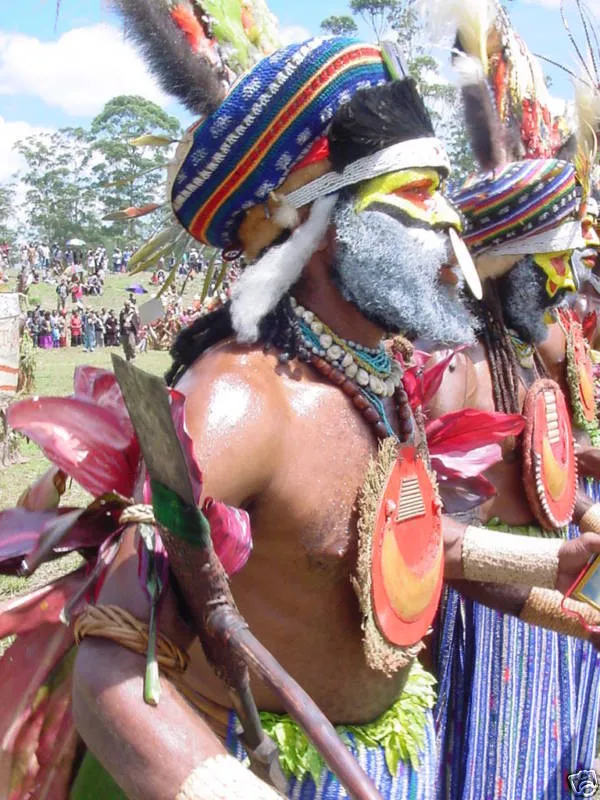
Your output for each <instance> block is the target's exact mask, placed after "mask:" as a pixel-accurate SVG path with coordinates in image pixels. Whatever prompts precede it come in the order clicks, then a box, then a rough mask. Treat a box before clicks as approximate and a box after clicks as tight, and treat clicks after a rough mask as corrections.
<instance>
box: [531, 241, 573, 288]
mask: <svg viewBox="0 0 600 800" xmlns="http://www.w3.org/2000/svg"><path fill="white" fill-rule="evenodd" d="M572 255H573V251H572V250H566V251H565V252H563V253H537V254H536V255H534V257H533V261H534V263H535V264H537V266H538V267H539V268H540V269H541V270H543V272H544V273H545V274H546V276H547V278H548V280H547V281H546V292H547V293H548V297H554V296H555V294H556V293H557V292H558V290H559V289H564V291H566V292H574V291H575V290H576V286H575V281H574V280H573V273H572V272H571V256H572Z"/></svg>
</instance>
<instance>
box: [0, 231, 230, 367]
mask: <svg viewBox="0 0 600 800" xmlns="http://www.w3.org/2000/svg"><path fill="white" fill-rule="evenodd" d="M132 252H134V248H132V249H124V250H121V249H120V248H119V247H115V248H114V249H113V250H112V251H111V252H109V251H107V249H106V248H105V247H97V248H95V249H87V250H86V249H81V248H74V247H69V246H65V247H64V248H61V247H59V246H58V245H53V246H52V247H49V246H48V245H47V244H45V243H30V244H27V245H22V246H21V247H20V248H12V250H11V249H9V248H8V246H2V247H0V283H9V279H11V280H10V282H11V283H14V277H13V276H14V274H15V271H16V285H14V288H15V289H16V291H17V292H19V293H20V294H21V295H23V297H24V298H29V297H30V288H31V287H32V286H35V285H36V284H40V283H44V284H45V285H51V286H54V287H55V293H56V302H55V306H54V307H53V308H42V306H41V305H40V304H36V305H35V307H33V308H32V307H30V309H29V310H28V311H27V312H26V319H25V329H26V330H27V332H28V334H29V336H30V337H31V341H32V343H33V346H34V347H35V348H41V349H44V350H49V349H55V348H66V347H76V348H82V349H83V351H84V352H92V351H94V350H96V348H102V347H119V346H120V347H122V348H123V350H124V352H125V356H126V358H127V359H128V360H131V359H133V358H135V356H136V354H137V353H138V352H140V351H144V350H146V349H156V350H168V349H169V348H170V347H171V346H172V344H173V341H174V339H175V337H176V335H177V334H178V333H179V331H180V330H181V328H182V327H185V326H187V325H189V324H190V323H191V322H193V321H194V319H195V318H196V317H197V316H199V315H201V314H204V313H207V312H209V311H211V310H213V309H214V308H215V307H216V306H217V305H218V304H219V303H221V302H225V301H226V300H227V297H228V294H229V279H230V277H231V276H229V278H228V280H226V281H225V282H224V284H223V285H222V286H220V287H216V285H215V284H213V285H212V286H211V287H209V288H210V289H211V291H209V292H208V293H205V294H207V296H206V297H203V298H202V299H201V297H200V295H199V294H196V295H195V296H194V298H193V301H192V304H191V305H187V306H186V307H184V301H183V297H182V294H183V290H184V288H185V286H186V285H189V286H191V283H188V282H189V281H190V279H191V278H193V277H195V276H200V280H202V278H203V275H204V274H206V269H207V261H206V258H205V255H204V253H203V252H202V250H201V249H198V248H192V249H191V250H189V251H188V252H187V253H185V254H184V255H183V257H182V258H181V259H180V261H179V262H178V263H177V262H176V261H175V258H174V257H173V256H170V257H167V258H166V259H165V258H161V259H160V260H159V261H158V263H157V264H156V267H155V268H154V270H153V272H152V275H150V276H146V277H147V278H149V283H150V287H152V286H154V287H156V289H157V291H158V290H159V289H161V287H163V285H164V283H165V281H166V280H167V277H168V276H169V274H170V272H171V271H172V270H173V268H174V267H176V268H177V269H176V274H175V280H174V281H173V283H172V284H171V285H170V286H169V287H168V288H167V289H166V291H165V290H164V288H163V291H162V305H163V308H164V313H163V315H162V316H161V317H159V318H158V319H154V320H153V321H152V322H151V323H150V324H149V325H143V324H142V323H141V321H140V315H139V312H138V308H137V302H136V295H135V294H133V293H130V294H129V298H128V299H127V300H125V301H124V303H123V306H122V308H121V309H119V310H115V309H114V308H110V307H108V305H107V306H106V307H101V308H98V306H97V302H94V303H90V302H87V301H86V298H91V297H102V295H103V294H104V287H105V281H106V276H107V274H109V273H122V272H126V271H127V266H128V262H129V259H130V258H131V254H132ZM221 270H222V262H220V261H219V262H218V263H212V269H211V273H212V274H213V275H214V276H215V277H216V276H217V275H219V274H220V272H221ZM233 272H235V270H233ZM11 273H12V275H11ZM7 288H8V287H7ZM0 291H1V287H0ZM140 291H142V292H145V290H144V289H143V288H142V289H140ZM31 296H32V297H33V296H34V292H32V293H31ZM92 306H95V307H92Z"/></svg>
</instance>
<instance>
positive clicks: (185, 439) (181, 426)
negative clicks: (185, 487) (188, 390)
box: [169, 389, 202, 503]
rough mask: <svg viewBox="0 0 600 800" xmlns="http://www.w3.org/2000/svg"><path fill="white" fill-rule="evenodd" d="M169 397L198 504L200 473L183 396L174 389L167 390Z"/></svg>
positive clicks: (200, 482)
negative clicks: (188, 426) (188, 427)
mask: <svg viewBox="0 0 600 800" xmlns="http://www.w3.org/2000/svg"><path fill="white" fill-rule="evenodd" d="M169 397H170V402H171V416H172V417H173V423H174V425H175V431H176V432H177V438H178V439H179V441H180V442H181V446H182V448H183V454H184V455H185V459H186V461H187V465H188V469H189V472H190V478H191V481H192V488H193V490H194V498H195V500H196V503H199V502H200V496H201V494H202V472H201V471H200V467H199V466H198V462H197V461H196V455H195V453H194V443H193V441H192V437H191V436H190V434H189V432H188V429H187V425H186V422H185V395H183V394H181V392H178V391H177V390H176V389H169Z"/></svg>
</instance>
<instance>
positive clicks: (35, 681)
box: [0, 623, 73, 787]
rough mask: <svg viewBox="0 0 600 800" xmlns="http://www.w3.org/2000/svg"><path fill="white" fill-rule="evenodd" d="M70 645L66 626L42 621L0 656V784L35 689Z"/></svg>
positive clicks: (3, 783)
mask: <svg viewBox="0 0 600 800" xmlns="http://www.w3.org/2000/svg"><path fill="white" fill-rule="evenodd" d="M72 645H73V634H72V632H71V630H70V629H69V628H67V627H65V626H64V625H62V624H60V623H58V624H55V625H53V624H49V623H46V624H44V625H40V626H38V627H37V628H36V629H35V630H32V631H30V632H29V633H26V634H24V635H23V636H18V637H17V639H16V640H15V641H14V642H13V644H12V645H11V646H10V647H9V648H8V650H7V651H6V652H5V653H4V655H3V656H2V658H0V787H5V786H9V780H10V779H9V775H10V771H11V762H12V755H13V749H14V746H15V743H16V741H17V737H18V735H19V733H20V731H21V728H22V727H23V725H24V724H25V723H26V721H27V719H28V718H29V716H30V715H31V713H32V711H33V710H34V702H35V698H36V696H37V694H38V691H39V689H40V688H41V687H42V686H43V685H44V684H45V683H46V682H47V680H48V677H49V675H50V673H51V672H52V670H53V669H54V667H55V666H56V665H57V664H58V662H59V660H60V659H61V658H62V657H63V656H64V655H65V653H66V652H67V650H69V649H70V648H71V647H72Z"/></svg>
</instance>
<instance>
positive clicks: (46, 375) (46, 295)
mask: <svg viewBox="0 0 600 800" xmlns="http://www.w3.org/2000/svg"><path fill="white" fill-rule="evenodd" d="M134 280H137V276H136V278H135V279H134ZM130 282H131V278H129V277H128V276H127V275H114V276H113V275H109V276H108V278H107V285H106V291H105V294H104V296H102V297H90V298H84V300H85V301H86V303H88V301H89V305H90V306H93V307H95V308H101V307H102V306H106V307H110V306H111V304H112V306H113V307H114V308H116V309H117V310H118V309H120V308H121V305H122V302H123V300H124V299H125V298H126V296H127V295H126V293H125V292H124V291H123V289H124V288H125V286H127V285H129V283H130ZM141 282H142V283H143V285H146V286H148V280H147V279H144V278H143V279H142V281H141ZM194 283H195V285H194V284H192V283H191V282H190V284H189V285H188V287H186V288H187V290H186V293H185V295H184V299H185V298H186V297H187V298H189V300H191V297H192V295H193V294H194V293H195V292H199V291H200V287H199V283H200V280H199V279H198V278H196V280H195V281H194ZM30 297H33V298H34V299H35V298H37V299H38V300H39V301H40V302H41V304H42V306H43V307H44V308H53V307H54V306H55V303H56V294H55V287H54V286H53V285H45V284H39V285H38V286H33V287H32V288H31V290H30ZM147 297H149V295H144V297H143V298H140V299H139V300H138V302H143V301H144V298H147ZM35 352H36V373H35V377H36V390H35V393H36V394H37V395H54V396H61V397H62V396H65V395H68V394H70V393H71V392H72V390H73V372H74V370H75V367H76V366H78V365H80V364H91V365H94V366H98V367H106V368H107V369H110V368H111V360H110V357H111V353H113V352H116V353H119V354H121V355H122V351H121V350H120V348H112V347H111V348H104V349H100V348H98V349H96V350H95V352H93V353H85V352H84V351H83V349H82V348H81V347H78V348H70V347H67V348H63V349H57V350H39V349H38V350H36V351H35ZM135 363H136V366H139V367H140V368H141V369H144V370H146V371H148V372H152V373H154V374H156V375H162V374H164V372H165V371H166V369H167V368H168V366H169V363H170V357H169V354H168V353H165V352H158V351H148V352H146V353H143V354H141V355H140V356H138V358H137V359H136V362H135ZM48 465H49V462H48V461H47V459H46V458H45V456H44V454H43V453H42V452H41V450H40V449H39V448H38V447H37V446H36V445H35V444H33V442H27V441H25V440H24V439H22V440H20V442H19V449H18V457H17V460H16V462H15V463H14V464H11V465H9V466H5V467H2V469H0V510H2V509H4V508H11V507H13V506H14V505H15V504H16V502H17V500H18V498H19V496H20V494H21V493H22V492H23V490H24V489H25V488H26V487H27V486H29V485H30V484H31V483H32V482H33V481H34V480H35V479H36V478H37V477H38V476H39V475H41V474H42V473H43V472H44V471H45V470H46V468H47V467H48ZM86 501H89V495H88V494H87V493H86V492H85V491H84V490H83V489H82V488H81V487H80V486H78V485H77V484H76V483H73V482H72V483H71V484H70V486H69V487H68V489H67V492H66V494H65V496H64V497H63V500H62V504H63V505H74V506H80V505H82V504H84V503H85V502H86ZM78 561H79V556H78V555H72V556H67V557H66V558H64V559H59V560H57V561H53V562H51V563H49V564H44V565H43V566H42V567H40V569H39V570H38V571H37V572H36V574H35V575H34V576H33V577H32V578H30V579H28V580H25V579H23V578H16V577H11V576H4V575H0V598H2V597H3V596H4V597H6V596H10V595H13V594H16V593H18V592H21V591H23V590H24V589H26V588H33V587H35V586H39V585H42V584H44V583H46V582H48V581H49V580H52V579H53V578H56V577H58V576H59V575H61V574H63V573H65V572H69V571H71V570H72V569H73V568H74V567H76V566H77V563H78ZM6 644H7V643H6V642H1V641H0V654H1V653H2V651H3V649H4V648H5V647H6Z"/></svg>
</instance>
